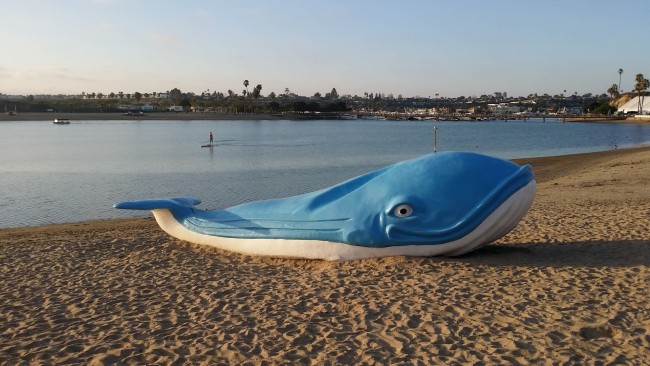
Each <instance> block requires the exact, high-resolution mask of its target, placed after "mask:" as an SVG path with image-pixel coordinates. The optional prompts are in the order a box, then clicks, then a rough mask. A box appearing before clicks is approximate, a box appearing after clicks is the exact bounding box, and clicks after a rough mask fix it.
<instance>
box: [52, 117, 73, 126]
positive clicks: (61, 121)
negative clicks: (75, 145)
mask: <svg viewBox="0 0 650 366" xmlns="http://www.w3.org/2000/svg"><path fill="white" fill-rule="evenodd" d="M52 123H54V124H55V125H69V124H70V120H69V119H66V118H55V119H54V121H53V122H52Z"/></svg>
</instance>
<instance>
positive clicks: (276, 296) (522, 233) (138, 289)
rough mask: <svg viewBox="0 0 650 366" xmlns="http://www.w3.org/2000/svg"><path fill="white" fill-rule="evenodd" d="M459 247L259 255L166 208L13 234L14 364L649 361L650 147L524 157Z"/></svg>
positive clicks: (7, 252) (9, 344) (2, 342)
mask: <svg viewBox="0 0 650 366" xmlns="http://www.w3.org/2000/svg"><path fill="white" fill-rule="evenodd" d="M518 162H519V163H522V162H527V163H530V164H531V165H532V166H533V170H534V171H535V173H536V175H537V181H538V192H537V197H536V200H535V202H534V203H533V207H532V208H531V210H530V212H529V213H528V214H527V215H526V217H524V219H523V220H522V222H521V223H520V225H519V226H518V227H517V228H516V229H515V230H514V231H513V232H511V233H510V234H508V235H507V236H505V237H504V238H502V239H500V240H499V241H498V242H496V243H493V244H491V245H488V246H486V247H484V248H481V249H479V250H477V251H474V252H472V253H469V254H466V255H464V256H461V257H455V258H444V257H441V258H440V257H433V258H408V257H394V258H381V259H372V260H360V261H350V262H325V261H310V260H294V259H274V258H259V257H250V256H243V255H238V254H234V253H229V252H225V251H220V250H216V249H210V248H204V247H199V246H196V245H191V244H188V243H184V242H181V241H178V240H175V239H173V238H171V237H169V236H167V235H166V234H165V233H164V232H162V231H161V230H160V229H159V228H158V226H157V224H156V223H155V221H154V220H153V219H151V218H145V219H133V220H119V221H100V222H82V223H74V224H65V225H51V226H43V227H30V228H18V229H4V230H0V269H1V270H0V292H1V293H2V296H0V364H6V365H13V364H91V365H108V364H122V363H123V364H205V365H208V364H249V365H258V364H267V365H275V364H306V365H309V364H312V365H328V364H329V365H339V364H346V365H347V364H369V365H373V364H376V365H385V364H413V365H429V364H432V365H437V364H440V365H450V364H472V365H474V364H476V365H492V364H520V365H528V364H533V365H551V364H570V365H592V364H593V365H601V364H627V365H643V364H650V268H649V267H650V185H649V184H648V180H649V178H650V148H648V147H642V148H634V149H622V150H616V151H610V152H604V153H594V154H580V155H572V156H563V157H551V158H538V159H526V160H521V161H518Z"/></svg>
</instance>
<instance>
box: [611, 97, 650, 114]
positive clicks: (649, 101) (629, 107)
mask: <svg viewBox="0 0 650 366" xmlns="http://www.w3.org/2000/svg"><path fill="white" fill-rule="evenodd" d="M639 102H640V100H639V97H638V96H636V97H634V98H632V99H630V100H628V101H627V102H626V103H625V104H623V105H622V106H620V107H619V108H618V110H617V112H619V113H626V114H627V113H638V112H639ZM641 114H650V95H648V96H646V97H645V98H644V100H643V105H642V106H641Z"/></svg>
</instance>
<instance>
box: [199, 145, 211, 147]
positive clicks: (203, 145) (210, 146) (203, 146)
mask: <svg viewBox="0 0 650 366" xmlns="http://www.w3.org/2000/svg"><path fill="white" fill-rule="evenodd" d="M213 146H214V145H201V147H213Z"/></svg>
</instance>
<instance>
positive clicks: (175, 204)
mask: <svg viewBox="0 0 650 366" xmlns="http://www.w3.org/2000/svg"><path fill="white" fill-rule="evenodd" d="M199 203H201V200H199V199H198V198H193V197H177V198H163V199H151V200H141V201H124V202H118V203H116V204H114V205H113V207H115V208H120V209H125V210H156V209H168V210H172V211H173V210H174V209H181V208H182V209H187V208H192V207H193V206H195V205H198V204H199Z"/></svg>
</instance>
